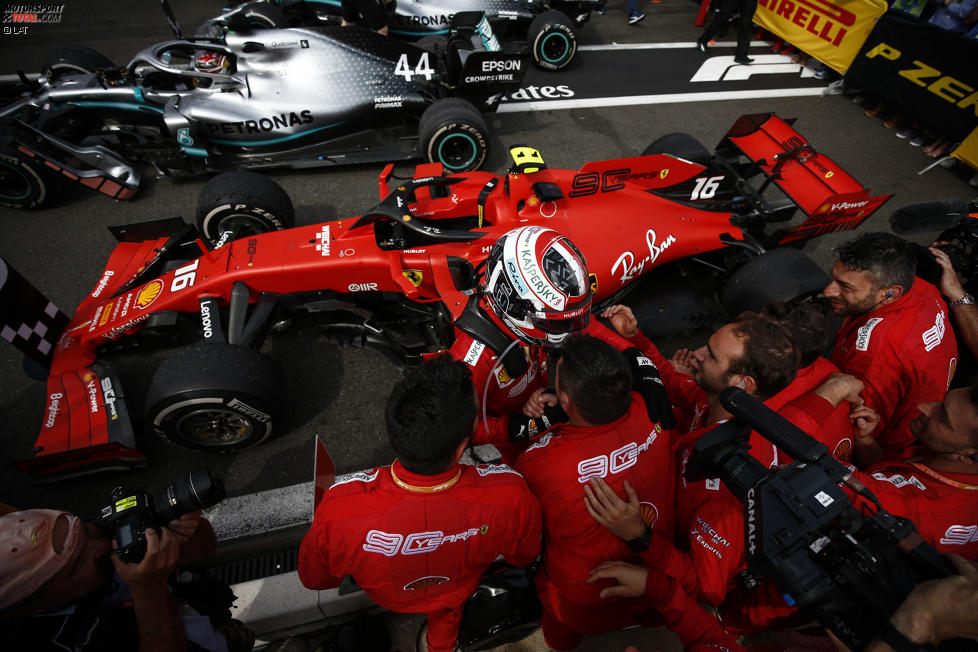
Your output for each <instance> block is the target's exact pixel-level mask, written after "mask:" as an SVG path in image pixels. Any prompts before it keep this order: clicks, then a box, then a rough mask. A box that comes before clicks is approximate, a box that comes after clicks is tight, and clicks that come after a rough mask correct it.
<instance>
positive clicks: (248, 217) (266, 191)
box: [195, 172, 295, 246]
mask: <svg viewBox="0 0 978 652" xmlns="http://www.w3.org/2000/svg"><path fill="white" fill-rule="evenodd" d="M195 224H196V226H197V231H198V232H199V233H200V235H201V237H202V238H203V239H204V240H205V241H207V242H208V243H209V244H210V245H211V246H218V243H219V242H220V240H221V236H222V234H224V232H225V231H229V232H231V233H232V235H231V236H229V237H226V238H225V240H224V241H225V242H227V241H229V240H237V239H238V238H242V237H244V236H248V235H255V234H257V233H267V232H269V231H281V230H282V229H291V228H292V227H293V226H294V225H295V209H294V208H293V207H292V200H291V199H290V198H289V195H288V193H286V192H285V191H284V190H283V189H282V186H280V185H278V184H277V183H275V182H274V181H272V180H271V179H269V178H268V177H265V176H262V175H260V174H257V173H255V172H223V173H221V174H219V175H217V176H216V177H214V178H213V179H211V180H210V181H208V182H207V184H206V185H205V186H204V188H203V190H201V191H200V199H198V200H197V219H196V220H195ZM220 244H223V242H221V243H220Z"/></svg>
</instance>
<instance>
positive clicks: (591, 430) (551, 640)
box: [516, 335, 675, 650]
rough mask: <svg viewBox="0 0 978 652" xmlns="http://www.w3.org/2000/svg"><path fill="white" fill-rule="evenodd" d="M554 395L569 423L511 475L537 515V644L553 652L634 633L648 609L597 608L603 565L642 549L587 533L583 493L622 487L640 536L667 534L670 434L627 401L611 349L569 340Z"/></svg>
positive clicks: (624, 602) (622, 361)
mask: <svg viewBox="0 0 978 652" xmlns="http://www.w3.org/2000/svg"><path fill="white" fill-rule="evenodd" d="M646 362H648V361H646ZM649 366H651V365H649ZM556 385H557V396H558V400H559V401H560V405H561V407H563V408H564V410H565V412H566V413H567V415H568V419H569V421H568V423H566V424H558V425H557V426H555V427H554V428H553V429H551V430H550V432H548V433H547V434H544V435H543V436H542V437H541V438H540V440H539V441H538V442H537V443H535V444H533V445H532V446H530V447H529V448H528V449H527V450H526V452H525V453H523V454H522V455H521V456H520V458H519V460H517V463H516V469H517V470H518V471H519V472H520V473H522V474H523V476H524V477H525V478H526V481H527V483H528V484H529V485H530V489H531V490H532V491H533V493H534V494H536V496H537V498H539V499H540V503H541V506H542V508H543V531H544V541H545V544H544V550H543V568H542V569H541V570H540V571H539V572H538V573H537V576H536V586H537V592H538V593H539V595H540V600H541V602H542V603H543V619H542V623H541V624H542V626H543V635H544V638H545V640H546V642H547V645H549V646H550V647H551V648H554V649H557V650H569V649H572V648H574V647H576V646H577V645H578V643H579V642H580V641H581V638H582V636H583V635H585V634H598V633H601V632H605V631H610V630H612V629H618V628H621V627H626V626H629V625H631V624H634V622H635V619H636V617H637V616H638V615H639V614H640V613H642V612H644V611H646V610H647V609H648V608H649V607H650V606H651V604H650V601H649V600H648V599H645V598H629V599H625V598H620V597H617V598H612V599H602V598H601V596H600V594H601V590H602V589H603V588H605V587H606V586H607V583H604V582H602V583H601V585H600V586H596V585H594V584H589V583H587V579H588V577H589V575H590V574H591V571H592V570H593V569H594V567H595V566H596V565H597V564H598V563H600V562H602V561H605V560H622V559H627V560H636V559H637V556H636V553H635V552H633V551H632V550H631V548H632V547H633V546H641V545H642V541H640V540H639V541H629V542H627V544H626V542H625V541H622V540H621V539H618V538H616V537H615V536H614V535H612V534H611V533H610V532H608V531H606V530H605V529H604V528H602V527H601V526H599V525H598V524H597V523H595V522H594V520H592V519H591V518H590V516H588V513H587V511H586V509H585V507H584V504H583V500H582V498H583V497H584V491H583V489H582V485H583V484H585V483H586V482H587V481H588V479H590V478H593V477H604V478H606V480H607V482H608V484H609V485H610V486H612V487H614V488H616V489H620V488H621V487H622V486H623V483H624V482H625V481H626V480H628V481H629V483H630V484H631V485H633V486H635V487H636V489H637V490H638V491H639V492H640V493H641V494H642V499H643V501H645V502H644V503H643V504H642V506H641V507H642V512H643V514H642V516H643V521H642V522H643V530H644V528H645V527H646V526H648V527H653V526H654V527H655V529H656V531H659V530H663V531H665V532H671V531H672V524H673V513H672V512H673V502H674V492H675V463H674V462H673V460H672V454H671V452H670V450H669V445H670V435H669V432H668V431H663V430H662V427H661V426H660V425H659V424H658V423H652V422H651V421H650V420H649V416H648V411H647V410H646V406H645V402H644V401H643V400H642V398H641V396H640V395H639V394H638V393H637V392H633V391H632V371H631V369H630V367H629V362H628V360H627V359H626V358H625V356H624V355H623V354H622V353H621V352H619V351H617V350H616V349H615V348H614V347H613V346H612V345H610V344H608V343H606V342H604V341H601V340H598V339H596V338H593V337H590V336H586V335H576V336H574V337H571V338H570V339H569V340H568V341H567V342H566V343H565V344H564V346H563V347H562V349H561V357H560V360H559V362H558V363H557V367H556Z"/></svg>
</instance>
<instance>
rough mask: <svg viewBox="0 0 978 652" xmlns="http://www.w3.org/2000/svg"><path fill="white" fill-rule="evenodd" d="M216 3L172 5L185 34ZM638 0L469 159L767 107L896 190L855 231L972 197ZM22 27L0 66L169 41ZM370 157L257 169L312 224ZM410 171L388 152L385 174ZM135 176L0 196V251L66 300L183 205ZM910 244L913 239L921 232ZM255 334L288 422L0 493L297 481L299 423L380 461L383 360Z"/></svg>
mask: <svg viewBox="0 0 978 652" xmlns="http://www.w3.org/2000/svg"><path fill="white" fill-rule="evenodd" d="M622 4H623V3H622ZM218 7H219V5H218V4H217V3H213V4H212V5H210V6H208V5H202V4H196V3H193V2H190V1H189V0H180V1H175V2H173V8H174V10H175V12H176V15H177V18H178V19H179V20H180V21H181V23H182V24H183V26H184V31H185V32H190V31H192V28H193V26H194V25H196V24H197V23H199V22H200V21H202V20H203V19H204V18H206V17H207V16H210V15H213V13H214V12H215V11H216V10H217V8H218ZM643 8H644V10H645V11H646V12H647V13H648V17H647V18H646V20H645V21H644V22H642V23H639V24H638V25H637V26H634V27H629V26H627V25H626V24H625V16H626V13H625V10H624V7H623V6H618V5H613V6H611V7H610V8H609V10H608V14H607V15H606V16H598V15H595V16H593V18H592V20H591V22H590V23H588V24H587V25H586V26H585V27H584V28H583V30H582V32H581V34H580V43H582V44H583V45H585V46H588V47H582V48H581V51H580V52H579V54H578V58H577V60H576V61H575V62H574V64H573V65H572V66H571V69H570V70H568V71H564V72H561V73H543V72H540V71H536V70H532V71H531V73H530V74H529V75H528V78H527V82H526V85H525V89H524V91H522V97H520V98H518V99H521V100H524V101H513V102H509V103H507V104H506V105H505V106H504V107H503V108H502V110H501V111H500V113H498V114H497V115H494V116H490V117H489V125H490V128H491V130H492V133H493V138H492V143H491V144H492V147H493V150H492V153H491V154H490V157H489V160H488V162H487V165H486V169H488V170H496V171H501V170H503V169H505V167H506V165H507V159H506V151H505V146H506V145H509V144H513V143H526V144H531V145H533V146H535V147H538V148H539V149H540V150H541V151H542V153H543V154H544V157H545V159H546V160H547V162H548V163H549V165H550V166H552V167H567V168H576V167H579V166H580V165H582V164H584V163H585V162H587V161H589V160H594V159H601V158H613V157H618V156H623V155H631V154H636V153H639V152H641V150H642V149H643V148H644V147H645V146H646V145H647V144H648V143H649V142H650V141H652V140H653V139H655V138H656V137H658V136H659V135H662V134H664V133H668V132H673V131H681V132H688V133H691V134H693V135H694V136H696V137H697V138H698V139H699V140H700V141H701V142H703V143H704V144H705V145H707V147H712V146H713V145H715V144H716V143H717V142H718V141H719V140H720V138H721V137H722V135H723V134H724V132H725V131H726V129H727V128H728V127H729V126H730V125H731V124H732V123H733V121H734V120H735V119H736V118H737V117H738V116H739V115H741V114H743V113H755V112H767V111H774V112H777V113H778V114H779V115H781V116H782V117H796V118H798V122H797V123H796V128H797V129H798V130H799V131H800V132H801V133H802V134H803V135H805V136H806V137H807V138H808V140H809V141H810V142H811V143H813V144H814V146H815V147H816V149H817V150H819V151H822V152H825V153H827V154H829V155H830V156H832V157H833V158H834V159H835V160H836V161H837V162H838V163H839V164H841V165H842V166H843V167H844V168H845V169H846V170H847V171H848V172H850V173H851V174H852V175H853V176H855V177H856V178H857V179H858V180H859V181H861V182H862V183H863V184H864V185H866V186H868V187H869V188H871V190H872V191H873V193H874V194H882V193H891V192H892V193H896V196H895V198H894V199H892V200H891V201H890V203H889V204H887V205H886V206H885V207H884V208H883V209H882V210H881V211H879V212H878V213H877V214H876V215H875V216H873V217H872V218H871V219H870V220H869V222H868V223H867V224H865V225H864V226H863V227H861V228H862V230H863V231H867V230H887V228H888V223H887V218H888V217H889V215H890V213H891V212H892V210H893V209H895V208H897V207H899V206H902V205H904V204H907V203H911V202H915V201H922V200H926V199H939V198H947V197H961V198H963V199H968V198H970V197H971V196H973V195H974V191H973V190H972V189H971V188H969V186H968V185H967V184H966V183H965V182H964V181H963V180H961V179H959V178H958V177H956V176H954V175H952V174H949V173H947V172H945V171H944V170H941V169H937V170H934V171H931V172H929V173H927V174H926V175H923V176H917V172H918V171H919V170H921V169H922V168H923V167H924V166H925V165H927V164H928V163H930V162H932V161H931V159H927V158H925V157H924V156H923V155H922V154H921V153H920V151H919V149H914V148H911V147H909V146H908V145H907V144H906V141H903V140H898V139H896V138H894V137H893V135H892V131H889V130H886V129H884V128H883V127H882V126H881V124H880V122H879V121H878V120H876V119H872V118H867V117H865V116H864V115H863V110H862V109H861V108H859V107H857V106H855V105H854V104H853V103H852V102H850V101H849V99H848V98H846V97H844V96H827V97H823V96H821V95H820V92H821V89H822V88H823V87H824V82H820V81H818V80H815V79H813V78H811V77H810V76H808V74H807V73H805V72H804V71H803V70H801V68H800V66H798V65H797V64H792V63H791V62H790V60H788V59H786V58H784V57H780V56H777V55H772V54H771V53H770V50H769V49H766V48H765V46H763V45H755V46H754V47H753V48H752V51H751V56H755V57H758V61H757V64H758V65H756V66H751V67H744V66H737V65H734V64H733V63H732V60H731V59H732V55H733V50H732V47H730V45H732V44H721V45H720V46H719V47H717V48H714V50H713V51H712V52H711V53H710V55H709V56H706V55H702V54H700V53H699V52H698V51H696V50H695V49H694V48H693V47H692V42H693V40H694V39H695V38H696V36H698V34H699V29H698V28H696V27H695V26H694V25H693V18H694V16H695V12H696V8H697V6H696V5H695V4H693V3H691V2H689V1H688V0H663V2H661V3H657V4H652V5H650V6H646V7H643ZM31 29H32V30H34V31H33V32H30V33H28V34H27V35H26V36H12V35H0V75H9V74H12V73H14V72H15V71H16V70H17V69H22V70H25V71H28V72H34V71H37V70H39V69H40V66H41V62H42V60H43V59H44V57H45V55H46V54H47V53H48V52H50V51H51V49H53V48H55V47H58V46H61V45H66V44H84V45H88V46H89V47H93V48H95V49H97V50H99V51H101V52H103V53H105V54H106V55H108V56H109V57H110V58H111V59H113V60H114V61H116V62H124V61H127V60H128V58H129V57H130V56H131V55H132V54H134V53H135V52H136V51H137V50H139V49H142V48H144V47H146V46H147V45H149V44H151V43H153V42H156V41H160V40H166V39H169V38H172V34H171V33H170V32H169V30H168V28H167V26H166V23H165V21H164V20H163V18H162V15H161V12H160V10H159V7H158V5H157V4H155V3H153V2H147V3H144V4H143V5H140V6H135V5H134V4H126V5H120V4H118V3H109V2H105V1H102V0H99V1H97V2H84V3H82V2H81V1H80V0H67V3H66V5H65V11H64V19H63V21H62V22H61V23H60V24H57V25H42V26H33V27H31ZM592 46H593V47H592ZM695 79H700V80H702V81H694V80H695ZM379 169H380V166H362V167H355V168H345V169H339V168H334V169H330V170H326V171H306V172H301V173H293V172H282V173H277V174H273V175H271V176H272V178H274V179H275V180H276V181H278V182H279V183H280V184H281V185H282V186H283V187H285V189H286V190H287V191H288V192H289V193H290V194H291V196H292V198H293V201H294V202H295V205H296V215H297V223H298V224H313V223H316V222H320V221H324V220H327V219H333V218H343V217H349V216H352V215H357V214H359V213H360V212H362V211H363V210H364V209H365V208H367V207H369V206H371V205H373V204H374V203H375V201H376V198H377V181H376V179H377V174H378V172H379ZM410 169H411V166H409V165H401V166H399V168H398V173H399V174H407V173H409V171H410ZM143 173H144V177H145V178H144V184H143V187H142V189H141V190H140V192H139V193H138V195H137V196H136V198H135V199H134V200H132V201H129V202H116V201H113V200H110V199H107V198H105V197H104V196H101V195H97V194H95V193H92V192H89V191H87V190H85V189H83V188H81V187H76V188H71V189H70V190H69V192H68V195H67V196H66V197H65V199H64V201H62V202H61V203H59V204H58V205H57V206H55V207H53V208H50V209H46V210H42V211H37V212H19V211H13V210H9V209H0V211H2V214H0V255H3V256H4V258H6V259H7V260H8V261H9V263H10V264H12V265H13V266H14V267H16V268H17V269H18V270H19V271H20V272H21V273H23V274H24V275H25V276H26V277H28V278H29V279H31V280H32V281H33V282H34V283H35V285H36V286H37V287H38V288H40V289H41V290H42V291H44V292H46V293H48V295H49V296H50V297H51V298H52V299H53V300H54V301H55V303H57V304H58V305H59V306H60V307H61V308H62V309H63V310H65V311H67V312H69V313H70V312H73V310H74V306H75V305H77V303H78V302H79V301H80V300H81V298H82V297H83V296H84V295H85V294H86V293H87V292H89V291H91V288H92V287H93V285H94V284H95V282H96V281H97V280H98V278H99V274H100V272H101V270H102V269H103V265H104V261H105V259H106V257H107V255H108V253H109V251H110V250H111V248H112V246H113V245H114V239H113V238H112V236H111V235H110V234H109V232H108V231H107V230H106V229H105V227H106V226H108V225H115V224H122V223H127V222H135V221H141V220H146V219H155V218H161V217H169V216H173V215H183V216H185V217H187V218H188V219H190V218H191V217H192V214H193V211H194V208H195V205H196V198H197V194H198V192H199V190H200V188H201V186H202V185H203V184H204V183H205V181H206V178H200V179H193V180H173V179H168V178H163V179H157V178H154V177H153V174H152V171H151V170H149V169H144V170H143ZM849 237H851V236H850V234H836V235H829V236H825V237H823V238H821V239H819V240H816V241H815V242H812V243H809V244H808V245H807V246H806V249H805V250H806V252H808V253H809V254H811V255H812V256H814V257H815V258H816V260H817V261H818V262H819V263H820V264H821V265H822V266H823V267H824V268H826V269H828V267H830V266H831V264H832V262H833V260H834V253H833V247H835V246H837V245H838V244H839V243H841V242H843V241H845V240H846V239H848V238H849ZM919 240H920V241H921V242H926V241H927V236H921V237H920V238H919ZM625 248H628V247H626V245H624V244H623V249H625ZM271 346H272V350H271V353H272V354H273V356H274V357H276V358H277V359H278V360H279V361H280V362H282V364H283V367H284V368H285V369H286V371H287V373H288V376H289V393H290V395H291V399H292V400H291V406H292V412H291V414H290V417H289V423H288V424H287V425H288V432H280V433H278V435H277V436H275V438H274V439H273V440H272V441H270V442H268V443H266V444H263V445H262V446H260V447H258V448H256V449H251V450H249V451H245V452H243V453H239V454H237V455H223V456H222V455H215V454H201V453H191V452H187V451H184V450H183V449H179V448H175V447H173V446H171V445H169V444H167V443H166V442H163V441H161V440H159V439H158V438H157V437H156V436H155V435H153V434H152V433H151V432H150V431H149V430H148V429H147V428H145V426H143V427H142V428H139V427H138V424H137V429H138V432H137V442H138V445H139V447H140V449H141V450H142V451H143V452H144V453H146V454H147V456H148V457H149V459H150V465H149V466H148V467H147V468H145V469H142V470H139V471H134V472H128V473H124V474H116V475H113V476H103V477H96V478H87V479H79V480H75V481H69V482H66V483H63V484H60V485H53V486H35V485H34V484H33V483H32V481H31V480H30V479H29V478H27V477H26V476H24V475H23V474H21V473H20V472H17V471H13V470H10V469H6V470H4V472H3V473H2V476H0V501H3V502H6V503H9V504H12V505H15V506H17V507H20V508H29V507H61V508H66V509H69V510H72V511H75V512H78V513H82V514H87V515H91V514H94V513H95V512H96V511H97V510H98V509H99V508H100V507H101V506H103V505H104V504H106V503H107V501H108V495H109V491H110V489H111V487H113V486H114V485H117V484H125V485H127V486H143V487H146V488H155V487H161V486H163V485H165V484H167V483H169V482H172V481H174V480H176V479H178V478H180V477H182V476H183V475H185V474H186V472H187V471H188V470H190V469H193V468H198V467H201V466H205V465H206V466H209V467H210V468H211V469H212V470H213V471H214V472H215V474H217V475H220V476H223V478H224V480H225V483H226V485H227V488H228V492H229V495H232V496H238V495H244V494H253V493H255V492H261V491H265V490H269V489H280V488H283V487H290V486H293V485H296V484H297V483H301V482H305V481H307V480H309V479H310V478H311V473H312V457H311V452H312V446H313V444H312V440H313V437H314V436H315V435H316V434H319V435H321V436H322V437H323V439H324V440H325V441H326V442H327V446H328V447H329V449H330V452H331V454H332V455H333V457H334V459H335V460H336V464H337V467H338V471H339V472H341V473H342V472H349V471H354V470H358V469H362V468H365V467H369V466H373V465H378V464H386V463H389V462H390V461H391V459H392V457H393V455H392V453H391V452H390V450H389V448H388V446H387V444H386V440H385V435H384V431H383V425H382V410H383V405H384V401H385V398H386V396H387V393H388V390H389V388H390V386H391V385H392V383H393V382H395V380H396V378H397V370H396V369H395V367H394V366H392V365H391V364H389V363H388V362H386V361H385V360H383V359H382V358H380V357H379V356H377V355H375V354H373V353H372V352H369V351H364V350H358V349H346V348H344V349H341V348H338V347H336V346H335V345H333V344H330V343H328V342H326V341H324V340H323V338H322V337H321V336H319V335H317V334H315V333H291V334H289V335H287V336H284V337H281V338H279V339H276V340H274V342H273V343H272V345H271ZM20 360H21V356H20V354H19V352H17V351H16V350H14V349H13V348H12V347H10V346H7V345H6V344H4V345H2V346H0V434H2V436H3V437H4V443H3V446H2V451H0V461H2V462H3V463H4V464H7V463H9V462H11V461H14V460H20V459H24V458H27V457H29V456H30V452H31V446H32V445H33V442H34V440H35V438H36V436H37V433H38V431H39V428H40V425H41V421H42V410H43V405H44V386H43V384H42V383H40V382H37V381H33V380H30V379H28V378H27V377H26V376H24V375H23V374H22V373H21V371H20V364H21V362H20ZM158 361H159V357H158V356H145V357H140V358H137V359H135V360H133V361H132V362H130V363H129V366H128V367H127V368H126V369H124V370H123V371H128V372H129V373H127V375H126V377H127V378H129V379H130V380H129V382H128V383H125V384H124V387H125V389H126V392H127V395H128V396H129V404H130V406H131V408H132V411H133V412H138V411H139V410H140V407H141V405H142V393H143V387H142V386H141V385H140V383H138V382H135V381H134V380H132V378H133V373H135V374H136V375H137V377H138V375H139V374H143V375H144V377H145V378H147V379H148V377H149V373H150V372H151V370H152V369H153V368H154V366H155V364H157V363H158ZM276 495H277V496H278V502H276V503H272V502H270V500H271V499H270V494H266V495H265V496H269V498H268V499H265V498H262V497H257V498H256V499H254V500H252V501H251V502H250V503H248V504H249V505H251V507H248V508H238V509H240V510H241V511H240V512H238V513H236V514H233V515H232V518H233V519H234V520H236V521H238V522H241V523H244V524H245V525H246V526H247V528H249V529H253V530H256V531H261V530H262V528H264V527H267V520H266V517H270V516H272V514H273V513H274V514H281V513H282V512H283V511H286V510H288V509H290V507H292V506H294V505H295V504H297V502H298V501H297V500H296V494H295V492H290V491H288V490H280V491H278V492H276Z"/></svg>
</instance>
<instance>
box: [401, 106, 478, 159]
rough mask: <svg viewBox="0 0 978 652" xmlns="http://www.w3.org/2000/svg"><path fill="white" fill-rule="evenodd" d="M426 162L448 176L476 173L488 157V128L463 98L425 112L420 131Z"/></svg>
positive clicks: (430, 108) (476, 110)
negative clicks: (449, 174)
mask: <svg viewBox="0 0 978 652" xmlns="http://www.w3.org/2000/svg"><path fill="white" fill-rule="evenodd" d="M418 133H419V138H420V140H421V148H422V151H423V153H424V156H425V158H426V159H427V160H428V161H431V162H432V163H441V164H442V166H443V167H444V168H445V171H446V172H466V171H469V170H477V169H478V168H479V167H481V166H482V164H483V163H484V162H485V160H486V156H487V155H488V153H489V127H488V126H487V125H486V121H485V119H484V118H483V117H482V114H481V113H479V110H478V109H476V108H475V106H473V105H472V103H471V102H468V101H466V100H463V99H461V98H444V99H440V100H438V101H436V102H435V103H434V104H432V105H431V106H429V107H428V108H427V109H425V112H424V114H423V115H422V116H421V124H420V126H419V128H418Z"/></svg>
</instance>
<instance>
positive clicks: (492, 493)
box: [299, 356, 541, 652]
mask: <svg viewBox="0 0 978 652" xmlns="http://www.w3.org/2000/svg"><path fill="white" fill-rule="evenodd" d="M477 407H478V400H477V398H476V395H475V388H474V387H473V385H472V374H471V372H470V371H469V367H468V365H466V364H465V363H464V362H459V361H453V360H451V359H450V358H449V357H448V356H441V357H438V358H434V359H432V360H429V361H427V362H425V363H424V364H422V365H421V366H420V367H418V368H417V369H413V370H410V371H409V372H408V373H407V374H406V376H405V378H404V379H403V380H401V381H400V382H399V383H398V384H397V385H395V386H394V390H393V391H392V393H391V396H390V398H389V399H388V401H387V408H386V412H385V420H386V424H387V435H388V438H389V439H390V444H391V447H392V448H393V449H394V451H395V452H396V453H397V459H396V460H395V461H394V463H393V464H391V465H390V466H386V467H380V468H376V469H373V470H372V471H370V472H366V473H357V474H354V475H353V476H351V477H350V478H348V479H347V480H345V481H342V482H338V483H336V484H334V485H333V486H332V487H330V489H329V490H328V491H327V492H326V494H325V497H324V498H323V499H322V501H321V502H320V504H319V505H318V507H317V508H316V514H315V517H314V518H313V522H312V528H311V529H310V530H309V532H308V533H307V534H306V536H305V538H304V539H303V540H302V545H301V546H300V548H299V579H300V580H301V581H302V584H303V585H304V586H306V587H307V588H310V589H329V588H334V587H337V586H339V585H340V583H341V582H342V580H343V577H344V575H347V574H349V575H352V576H353V578H354V579H355V580H356V582H357V583H358V584H359V585H360V586H361V587H362V588H363V590H364V591H366V593H367V595H369V596H370V598H371V599H372V600H373V601H374V602H376V603H377V604H379V605H380V606H382V607H384V608H386V609H389V610H391V611H395V612H398V613H423V614H425V615H426V616H427V619H428V633H427V642H428V649H429V650H430V651H431V652H450V651H451V650H453V649H455V646H456V642H457V639H458V632H459V624H460V621H461V618H462V614H463V610H464V608H465V603H466V600H468V598H469V596H471V595H472V593H473V591H475V589H476V587H477V586H478V584H479V580H480V577H481V576H482V574H483V573H484V572H485V571H486V569H487V568H488V567H489V565H490V564H491V563H492V562H493V561H494V560H495V559H496V558H497V557H499V556H500V555H502V557H503V559H504V560H505V561H506V562H508V563H510V564H512V565H514V566H526V565H528V564H530V563H531V562H532V561H533V560H534V559H535V558H536V557H537V555H538V554H539V552H540V527H541V525H540V505H539V503H538V502H537V499H536V497H535V496H534V495H533V494H532V493H530V490H529V488H528V487H527V486H526V482H525V481H524V480H523V478H522V477H521V476H520V474H519V473H516V472H515V471H514V470H513V469H511V468H509V467H508V466H503V465H479V466H472V465H468V464H460V463H459V460H460V459H461V457H462V454H463V453H464V452H465V449H466V448H467V447H468V445H469V442H470V440H471V438H472V433H473V431H474V430H475V427H476V412H477Z"/></svg>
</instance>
